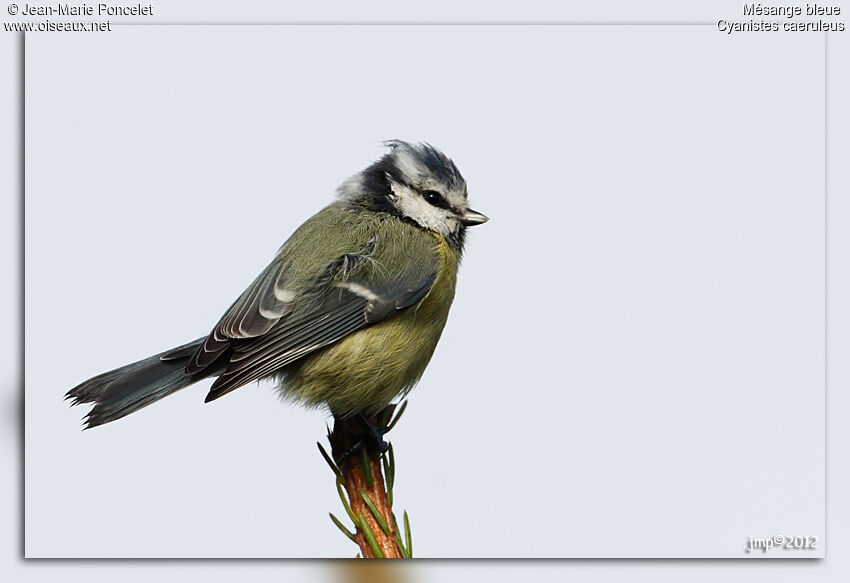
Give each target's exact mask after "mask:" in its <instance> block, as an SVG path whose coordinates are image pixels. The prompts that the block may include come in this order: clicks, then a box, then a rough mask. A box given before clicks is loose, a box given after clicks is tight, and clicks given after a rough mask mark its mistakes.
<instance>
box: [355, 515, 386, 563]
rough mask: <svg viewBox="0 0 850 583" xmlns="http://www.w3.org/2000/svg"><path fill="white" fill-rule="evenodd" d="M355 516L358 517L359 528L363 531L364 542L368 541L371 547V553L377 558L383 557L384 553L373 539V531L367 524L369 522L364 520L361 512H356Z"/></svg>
mask: <svg viewBox="0 0 850 583" xmlns="http://www.w3.org/2000/svg"><path fill="white" fill-rule="evenodd" d="M357 516H358V517H359V518H360V530H362V531H363V535H364V536H365V537H366V542H367V543H369V548H370V549H372V554H373V555H375V557H377V558H378V559H383V558H384V553H383V552H382V551H381V547H379V546H378V541H377V540H375V533H374V532H372V527H371V526H369V523H368V522H366V519H365V518H363V515H362V514H358V515H357Z"/></svg>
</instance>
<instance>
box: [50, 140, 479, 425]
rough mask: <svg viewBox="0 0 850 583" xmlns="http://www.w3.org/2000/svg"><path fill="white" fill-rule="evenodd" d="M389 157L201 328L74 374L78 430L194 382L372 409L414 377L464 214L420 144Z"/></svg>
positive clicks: (455, 184)
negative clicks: (205, 331)
mask: <svg viewBox="0 0 850 583" xmlns="http://www.w3.org/2000/svg"><path fill="white" fill-rule="evenodd" d="M386 145H387V146H388V147H389V149H390V150H389V152H388V153H387V154H386V155H385V156H383V157H382V158H381V159H380V160H378V161H377V162H375V163H374V164H372V165H371V166H369V167H368V168H366V169H365V170H363V171H362V172H360V173H358V174H356V175H354V176H352V177H351V178H349V179H348V180H346V181H345V182H344V183H343V184H342V185H341V186H340V187H339V189H338V191H337V192H338V198H337V200H336V201H335V202H333V203H332V204H331V205H329V206H327V207H326V208H324V209H323V210H321V211H319V213H318V214H316V215H315V216H313V217H312V218H310V219H308V220H307V221H306V222H305V223H304V224H302V225H301V226H300V227H298V229H297V230H296V231H295V232H294V233H293V234H292V236H291V237H290V238H289V239H288V240H287V241H286V242H285V243H284V244H283V246H282V247H281V248H280V249H279V250H278V252H277V254H276V255H275V257H274V259H273V260H272V261H271V263H270V264H269V266H268V267H266V269H265V270H264V271H263V272H262V273H260V275H259V276H258V277H257V279H255V280H254V282H253V283H251V285H249V286H248V289H246V290H245V291H244V292H243V293H242V295H241V296H239V298H238V299H237V300H236V302H234V303H233V305H232V306H230V308H229V309H228V310H227V311H226V312H225V314H224V315H223V316H222V317H221V319H220V320H219V321H218V323H217V324H216V325H215V327H214V328H213V329H212V331H211V332H210V333H209V335H207V336H205V337H202V338H199V339H197V340H195V341H193V342H189V343H188V344H184V345H182V346H178V347H177V348H173V349H171V350H167V351H165V352H162V353H160V354H156V355H154V356H151V357H150V358H146V359H144V360H140V361H138V362H135V363H133V364H129V365H127V366H123V367H121V368H118V369H115V370H113V371H110V372H107V373H104V374H101V375H99V376H96V377H94V378H92V379H89V380H87V381H85V382H84V383H82V384H80V385H78V386H77V387H75V388H73V389H71V390H70V391H69V392H68V393H67V394H66V398H67V399H70V400H71V401H72V404H73V405H77V404H82V403H91V404H93V407H92V408H91V410H90V411H89V412H88V414H87V415H86V416H85V425H86V427H87V428H89V427H95V426H97V425H102V424H103V423H108V422H110V421H114V420H116V419H119V418H121V417H124V416H125V415H128V414H130V413H132V412H134V411H138V410H139V409H141V408H142V407H145V406H146V405H150V404H151V403H153V402H154V401H158V400H159V399H161V398H163V397H165V396H166V395H169V394H171V393H173V392H175V391H178V390H180V389H182V388H184V387H187V386H189V385H191V384H193V383H195V382H197V381H200V380H201V379H205V378H208V377H215V382H213V384H212V387H211V388H210V390H209V393H208V394H207V397H206V402H209V401H213V400H215V399H218V398H219V397H221V396H223V395H226V394H227V393H229V392H230V391H233V390H234V389H237V388H239V387H241V386H242V385H245V384H247V383H250V382H251V381H256V380H260V379H267V378H270V379H273V380H274V381H275V382H276V386H277V387H278V390H279V391H280V392H281V394H282V395H283V396H284V397H285V398H286V399H290V400H294V401H296V402H299V403H301V404H303V405H306V406H313V407H315V406H325V407H327V408H328V409H329V410H330V412H331V413H332V414H333V415H334V416H335V417H337V418H345V417H349V416H352V415H357V414H364V415H371V414H374V413H376V412H378V411H380V410H381V409H383V408H384V407H386V406H387V405H389V404H390V402H391V401H393V400H394V399H396V398H397V397H399V396H402V395H405V394H406V393H407V392H408V391H409V390H410V389H411V388H412V387H413V386H414V385H415V384H416V383H417V381H418V380H419V379H420V377H421V376H422V373H423V372H424V371H425V367H426V366H427V365H428V362H429V361H430V360H431V356H432V354H433V353H434V349H435V348H436V346H437V342H438V341H439V339H440V335H441V334H442V331H443V327H444V326H445V324H446V319H447V318H448V315H449V308H450V307H451V304H452V300H453V298H454V295H455V284H456V281H457V271H458V266H459V264H460V260H461V254H462V252H463V247H464V239H465V236H466V229H467V227H471V226H473V225H478V224H481V223H484V222H486V221H487V217H486V216H484V215H483V214H481V213H479V212H476V211H474V210H472V209H470V208H469V205H468V203H467V188H466V182H465V180H464V179H463V177H462V176H461V174H460V172H459V171H458V169H457V167H456V166H455V164H454V162H452V161H451V160H450V159H449V158H448V157H446V155H445V154H443V153H442V152H440V151H439V150H437V149H436V148H434V147H432V146H430V145H428V144H424V143H423V144H408V143H405V142H401V141H391V142H387V143H386Z"/></svg>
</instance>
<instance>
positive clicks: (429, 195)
mask: <svg viewBox="0 0 850 583" xmlns="http://www.w3.org/2000/svg"><path fill="white" fill-rule="evenodd" d="M422 197H423V198H424V199H425V202H427V203H428V204H430V205H432V206H435V207H437V208H441V209H444V208H449V203H448V201H446V199H445V198H443V195H442V194H440V193H439V192H437V191H436V190H423V191H422Z"/></svg>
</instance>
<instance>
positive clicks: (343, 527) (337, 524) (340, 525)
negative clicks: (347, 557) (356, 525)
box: [328, 512, 357, 543]
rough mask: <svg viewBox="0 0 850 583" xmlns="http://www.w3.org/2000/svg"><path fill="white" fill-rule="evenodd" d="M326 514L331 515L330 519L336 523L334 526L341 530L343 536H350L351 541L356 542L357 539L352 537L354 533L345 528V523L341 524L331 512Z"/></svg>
mask: <svg viewBox="0 0 850 583" xmlns="http://www.w3.org/2000/svg"><path fill="white" fill-rule="evenodd" d="M328 516H330V517H331V520H332V521H333V523H334V524H335V525H336V527H337V528H338V529H339V530H340V531H342V534H344V535H345V536H347V537H348V538H350V539H351V540H352V541H354V542H355V543H356V542H357V539H356V538H355V537H354V533H353V532H351V531H350V530H348V529H347V528H345V525H343V524H342V523H341V522H340V521H339V519H338V518H337V517H336V516H334V515H333V512H328Z"/></svg>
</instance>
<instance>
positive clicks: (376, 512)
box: [360, 490, 390, 536]
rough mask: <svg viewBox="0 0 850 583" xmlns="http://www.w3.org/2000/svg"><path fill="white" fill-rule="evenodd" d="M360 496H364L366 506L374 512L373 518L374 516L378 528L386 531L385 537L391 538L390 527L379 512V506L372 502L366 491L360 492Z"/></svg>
mask: <svg viewBox="0 0 850 583" xmlns="http://www.w3.org/2000/svg"><path fill="white" fill-rule="evenodd" d="M360 495H361V496H363V502H365V503H366V506H368V507H369V510H370V511H371V512H372V516H374V517H375V520H376V521H377V522H378V526H380V527H381V530H383V531H384V534H385V535H387V536H389V534H390V526H389V525H388V524H387V521H386V520H384V517H383V516H381V511H380V510H378V507H377V505H376V504H375V503H374V502H373V501H372V499H371V498H370V497H369V494H367V493H366V491H365V490H360Z"/></svg>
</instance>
